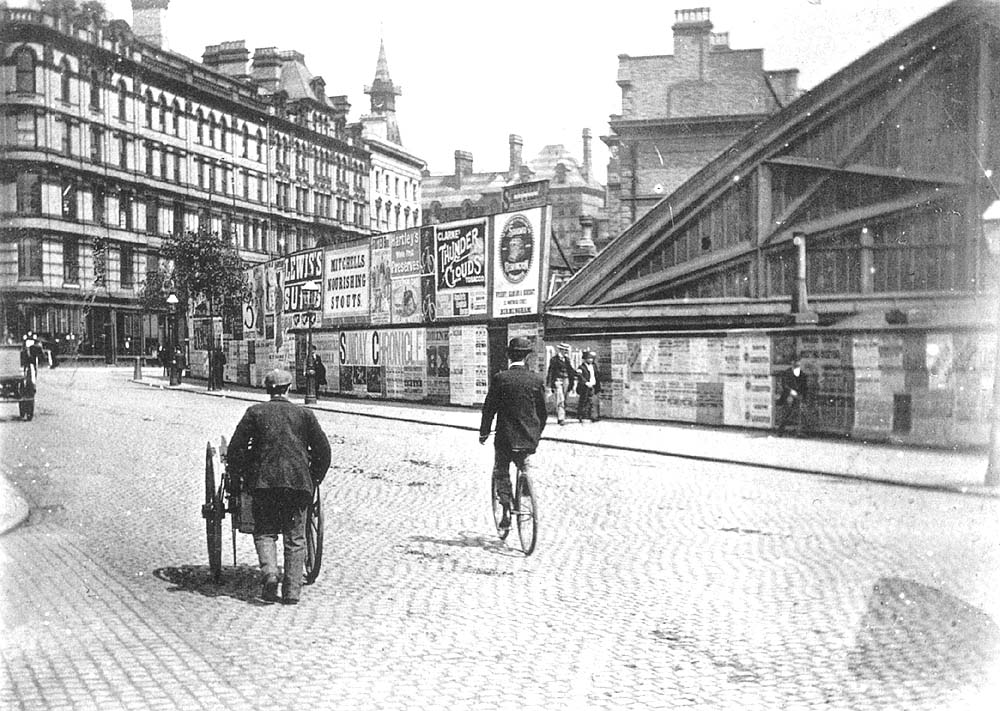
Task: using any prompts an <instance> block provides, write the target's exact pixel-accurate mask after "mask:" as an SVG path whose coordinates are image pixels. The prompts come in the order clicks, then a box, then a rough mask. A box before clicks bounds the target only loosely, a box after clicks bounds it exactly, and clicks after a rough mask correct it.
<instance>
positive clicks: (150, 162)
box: [146, 141, 156, 175]
mask: <svg viewBox="0 0 1000 711" xmlns="http://www.w3.org/2000/svg"><path fill="white" fill-rule="evenodd" d="M155 163H156V156H155V153H154V151H153V144H152V143H150V142H148V141H147V142H146V175H152V174H153V166H154V165H155Z"/></svg>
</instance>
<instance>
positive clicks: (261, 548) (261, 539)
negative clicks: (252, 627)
mask: <svg viewBox="0 0 1000 711" xmlns="http://www.w3.org/2000/svg"><path fill="white" fill-rule="evenodd" d="M253 544H254V547H255V548H256V549H257V559H258V560H259V561H260V572H262V573H263V574H264V584H263V586H262V588H261V593H260V596H261V597H262V598H264V600H265V601H267V602H278V600H279V599H280V598H279V597H278V551H277V540H276V536H254V539H253Z"/></svg>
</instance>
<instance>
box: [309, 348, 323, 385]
mask: <svg viewBox="0 0 1000 711" xmlns="http://www.w3.org/2000/svg"><path fill="white" fill-rule="evenodd" d="M309 357H310V358H311V359H312V367H313V370H315V371H316V384H317V385H326V366H325V365H323V360H322V359H321V358H320V357H319V355H317V354H315V353H314V354H313V355H311V356H309ZM306 367H307V368H308V367H309V364H308V363H307V364H306Z"/></svg>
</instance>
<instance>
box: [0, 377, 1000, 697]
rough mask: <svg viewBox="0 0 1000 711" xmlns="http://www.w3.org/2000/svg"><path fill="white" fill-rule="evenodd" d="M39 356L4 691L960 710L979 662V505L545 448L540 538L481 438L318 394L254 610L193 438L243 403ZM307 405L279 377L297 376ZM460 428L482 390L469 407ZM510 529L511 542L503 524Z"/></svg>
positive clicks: (198, 439)
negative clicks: (304, 454)
mask: <svg viewBox="0 0 1000 711" xmlns="http://www.w3.org/2000/svg"><path fill="white" fill-rule="evenodd" d="M129 375H130V372H129V373H126V372H125V371H124V370H122V369H109V370H104V369H99V370H98V369H95V370H86V369H80V370H76V371H74V370H72V369H70V368H59V369H56V370H51V371H49V370H47V371H45V372H43V373H42V374H41V376H42V377H41V383H40V385H39V397H38V405H37V408H38V409H37V411H36V417H35V420H34V421H33V422H30V423H25V422H20V421H17V419H16V409H14V408H10V409H8V410H5V411H3V412H0V437H2V449H3V453H4V456H3V462H2V473H3V474H4V475H6V476H7V478H8V479H9V480H10V481H11V482H12V483H13V484H15V485H16V486H17V487H18V488H19V489H20V491H21V492H22V494H23V495H24V497H25V498H26V499H27V500H28V501H29V502H30V504H31V516H30V518H29V520H28V521H27V522H26V524H25V525H23V526H21V527H20V528H17V529H15V530H13V531H11V532H9V533H7V534H6V535H4V536H3V537H2V538H0V565H2V573H0V586H2V589H0V594H2V605H3V623H2V627H3V628H2V631H0V637H2V642H0V645H2V650H3V651H2V653H3V661H4V674H5V678H4V680H3V683H2V693H0V706H2V707H3V708H5V709H6V708H10V709H22V708H23V709H59V708H74V709H119V708H120V709H201V708H205V709H228V708H252V709H293V708H337V709H525V708H529V709H584V708H587V709H657V708H662V709H675V708H692V709H762V710H770V709H821V708H822V709H845V710H847V709H907V710H908V709H926V710H927V711H937V710H939V709H966V708H968V709H979V708H987V707H991V706H990V704H989V703H988V699H990V698H991V695H992V694H995V693H997V690H998V680H1000V675H998V673H997V672H998V667H1000V628H998V626H997V621H998V620H1000V596H998V595H997V590H1000V500H998V499H996V498H988V497H975V496H965V495H962V494H958V493H950V492H941V491H930V490H921V489H912V488H905V487H896V486H885V485H880V484H873V483H870V482H864V481H849V480H844V479H834V478H830V477H822V476H812V475H806V474H796V473H792V472H781V471H773V470H768V469H753V468H747V467H738V466H729V465H722V464H718V463H711V462H700V461H691V460H681V459H675V458H670V457H664V456H656V455H648V454H639V453H628V452H621V451H610V450H600V449H594V448H589V447H583V446H579V445H571V444H566V443H560V442H543V444H542V448H541V450H540V453H539V466H538V472H537V475H536V477H535V478H536V484H537V487H538V497H539V508H540V511H541V522H540V528H539V543H538V547H537V549H536V551H535V553H534V555H532V556H531V557H528V558H525V557H524V556H523V555H522V554H521V553H520V552H519V551H518V550H517V548H516V546H515V541H516V533H512V534H511V538H510V539H508V542H507V544H505V543H502V542H500V541H499V540H498V539H497V537H496V533H495V529H494V526H493V521H492V516H491V513H490V510H489V489H488V471H489V467H490V464H491V458H492V456H491V455H492V441H490V442H488V443H487V445H486V446H480V445H479V444H478V443H477V439H476V435H475V433H474V432H472V431H464V430H456V429H454V428H449V427H435V426H430V425H423V424H413V423H402V422H393V421H380V420H377V419H372V418H364V417H355V416H350V415H345V414H334V413H329V412H319V411H317V415H318V416H319V418H320V422H321V424H322V425H323V427H324V429H325V430H326V432H327V434H328V435H329V436H330V439H331V442H332V445H333V461H334V463H333V466H332V468H331V470H330V472H329V474H328V476H327V480H326V482H325V483H324V485H323V495H324V512H325V551H324V559H323V561H324V562H323V569H322V572H321V574H320V577H319V579H318V580H317V582H316V584H314V585H312V586H310V587H307V588H305V589H304V590H303V598H302V603H301V604H299V605H298V606H297V607H287V606H281V605H265V604H263V603H262V602H261V601H260V600H259V598H257V595H258V593H259V582H258V579H257V575H256V556H255V554H254V551H253V544H252V541H251V539H250V537H249V536H245V535H242V534H240V535H238V536H237V542H236V546H237V560H236V565H235V566H234V565H233V559H232V548H231V543H230V535H229V519H228V518H227V519H226V520H225V521H224V524H223V534H224V541H223V562H224V565H225V568H224V574H223V582H222V583H221V584H219V585H216V584H214V583H212V582H211V581H210V579H209V572H208V566H207V555H206V550H205V548H206V544H205V524H204V521H203V520H202V518H201V516H200V506H201V503H202V498H203V482H204V451H205V443H206V441H207V440H209V439H211V440H214V441H218V438H219V436H220V435H225V436H226V437H227V438H228V437H229V436H230V435H231V434H232V431H233V428H234V427H235V425H236V422H237V421H238V419H239V417H240V416H241V414H242V412H243V410H244V409H245V408H246V406H247V403H246V402H240V401H238V400H233V399H219V398H207V397H197V396H193V395H191V394H190V393H181V392H172V391H169V390H159V389H150V388H144V387H140V386H137V385H134V384H131V383H129V382H128V378H129ZM293 399H296V400H297V401H301V399H300V397H295V398H293ZM468 419H469V424H470V425H471V426H474V425H476V424H477V423H478V413H477V412H476V411H474V410H469V411H468ZM508 544H509V545H508Z"/></svg>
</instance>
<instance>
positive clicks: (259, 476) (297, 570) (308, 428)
mask: <svg viewBox="0 0 1000 711" xmlns="http://www.w3.org/2000/svg"><path fill="white" fill-rule="evenodd" d="M291 384H292V376H291V374H290V373H288V372H287V371H284V370H272V371H271V372H270V373H268V374H267V376H265V378H264V387H266V388H267V392H268V394H269V395H270V396H271V399H270V401H268V402H262V403H258V404H256V405H251V406H250V407H249V408H248V409H247V411H246V413H245V414H244V415H243V419H242V420H240V423H239V424H238V425H236V431H235V432H234V433H233V439H232V441H231V442H230V443H229V452H228V458H229V462H230V464H231V465H234V466H235V467H236V469H237V471H239V472H241V473H242V474H243V476H244V477H245V479H244V481H245V482H246V486H247V487H248V488H249V489H250V490H251V491H252V492H253V519H254V534H253V542H254V546H255V547H256V548H257V558H258V559H259V561H260V569H261V572H262V573H263V575H264V585H263V591H262V597H263V598H264V600H266V601H267V602H278V600H279V599H280V600H281V602H283V603H285V604H287V605H294V604H295V603H297V602H298V601H299V595H300V593H301V589H302V576H303V572H304V569H305V557H306V547H305V543H306V513H307V510H308V508H309V504H310V503H312V499H313V492H314V489H315V487H316V486H317V485H319V483H320V482H322V481H323V478H324V477H325V476H326V470H327V469H329V468H330V442H329V440H327V438H326V434H324V432H323V429H322V428H321V427H320V426H319V422H318V421H317V420H316V415H314V414H313V412H312V410H310V409H308V408H305V407H301V406H300V405H295V404H293V403H291V402H290V401H289V400H288V399H287V398H286V397H285V393H287V392H288V386H289V385H291ZM279 533H280V534H281V537H282V541H283V544H284V552H285V557H284V563H285V571H284V579H283V581H282V586H281V587H282V590H281V597H280V598H279V597H278V553H277V550H276V545H277V541H278V534H279Z"/></svg>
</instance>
